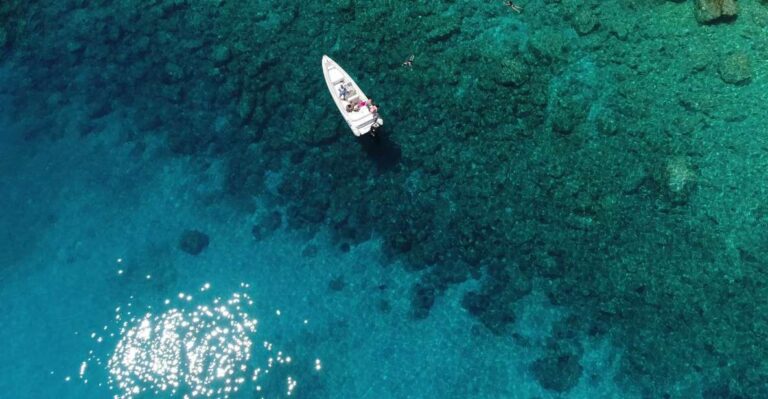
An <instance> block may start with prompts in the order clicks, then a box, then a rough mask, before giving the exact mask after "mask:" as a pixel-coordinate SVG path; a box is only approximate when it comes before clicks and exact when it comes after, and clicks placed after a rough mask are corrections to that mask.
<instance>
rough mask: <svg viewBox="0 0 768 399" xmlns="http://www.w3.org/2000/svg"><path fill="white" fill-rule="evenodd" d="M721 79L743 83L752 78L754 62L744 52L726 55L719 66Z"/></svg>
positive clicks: (718, 70) (738, 83)
mask: <svg viewBox="0 0 768 399" xmlns="http://www.w3.org/2000/svg"><path fill="white" fill-rule="evenodd" d="M717 72H718V73H719V74H720V79H722V80H723V82H725V83H729V84H733V85H743V84H747V83H749V81H750V80H752V63H751V62H750V60H749V56H747V54H746V53H744V52H738V53H734V54H731V55H729V56H728V57H725V59H723V61H722V62H721V63H720V65H719V66H718V68H717Z"/></svg>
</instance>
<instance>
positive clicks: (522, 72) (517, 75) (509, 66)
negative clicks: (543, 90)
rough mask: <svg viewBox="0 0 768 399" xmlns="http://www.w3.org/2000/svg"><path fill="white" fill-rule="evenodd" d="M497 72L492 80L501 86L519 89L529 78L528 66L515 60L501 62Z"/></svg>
mask: <svg viewBox="0 0 768 399" xmlns="http://www.w3.org/2000/svg"><path fill="white" fill-rule="evenodd" d="M499 72H500V73H499V74H497V75H495V76H494V78H495V79H496V81H497V82H498V83H499V84H501V85H503V86H512V87H519V86H522V85H523V83H525V82H527V81H528V79H529V78H530V72H529V70H528V66H527V65H525V63H523V62H522V61H519V60H516V59H505V60H502V61H501V70H500V71H499Z"/></svg>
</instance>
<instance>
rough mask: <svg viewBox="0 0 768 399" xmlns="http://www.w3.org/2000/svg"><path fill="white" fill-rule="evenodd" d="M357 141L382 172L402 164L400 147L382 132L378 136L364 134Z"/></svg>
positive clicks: (378, 132) (377, 133)
mask: <svg viewBox="0 0 768 399" xmlns="http://www.w3.org/2000/svg"><path fill="white" fill-rule="evenodd" d="M357 140H358V142H359V143H360V146H361V147H362V148H363V151H365V153H366V154H368V157H369V158H370V159H371V160H373V162H375V163H376V166H377V167H378V168H379V170H380V171H387V170H390V169H392V168H394V167H395V166H396V165H397V164H398V163H400V158H401V157H402V151H401V150H400V146H399V145H397V144H396V143H395V142H394V141H392V140H390V139H389V136H388V135H387V134H386V133H385V132H383V131H382V130H379V131H377V132H376V135H372V134H364V135H362V136H360V137H358V138H357Z"/></svg>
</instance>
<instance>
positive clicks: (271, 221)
mask: <svg viewBox="0 0 768 399" xmlns="http://www.w3.org/2000/svg"><path fill="white" fill-rule="evenodd" d="M282 224H283V217H282V215H280V212H278V211H272V212H270V213H269V215H267V216H265V217H263V218H262V219H261V221H259V223H257V224H256V225H254V226H253V229H251V234H253V238H255V239H256V241H261V240H263V239H264V238H266V237H267V236H268V235H269V234H272V232H274V231H275V230H277V229H279V228H280V226H281V225H282Z"/></svg>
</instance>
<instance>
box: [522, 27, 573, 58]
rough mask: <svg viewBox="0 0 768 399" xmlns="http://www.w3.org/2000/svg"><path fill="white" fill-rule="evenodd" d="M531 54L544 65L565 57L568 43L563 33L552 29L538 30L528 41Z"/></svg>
mask: <svg viewBox="0 0 768 399" xmlns="http://www.w3.org/2000/svg"><path fill="white" fill-rule="evenodd" d="M528 46H529V47H530V50H531V54H533V56H534V57H536V60H537V61H539V62H540V63H542V64H544V65H548V64H550V63H551V62H552V61H554V60H557V59H560V58H564V56H565V54H566V52H567V50H568V43H567V41H566V39H565V37H563V35H562V33H560V32H556V31H552V30H544V29H543V30H537V31H536V32H534V33H533V35H531V38H530V40H529V41H528Z"/></svg>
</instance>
